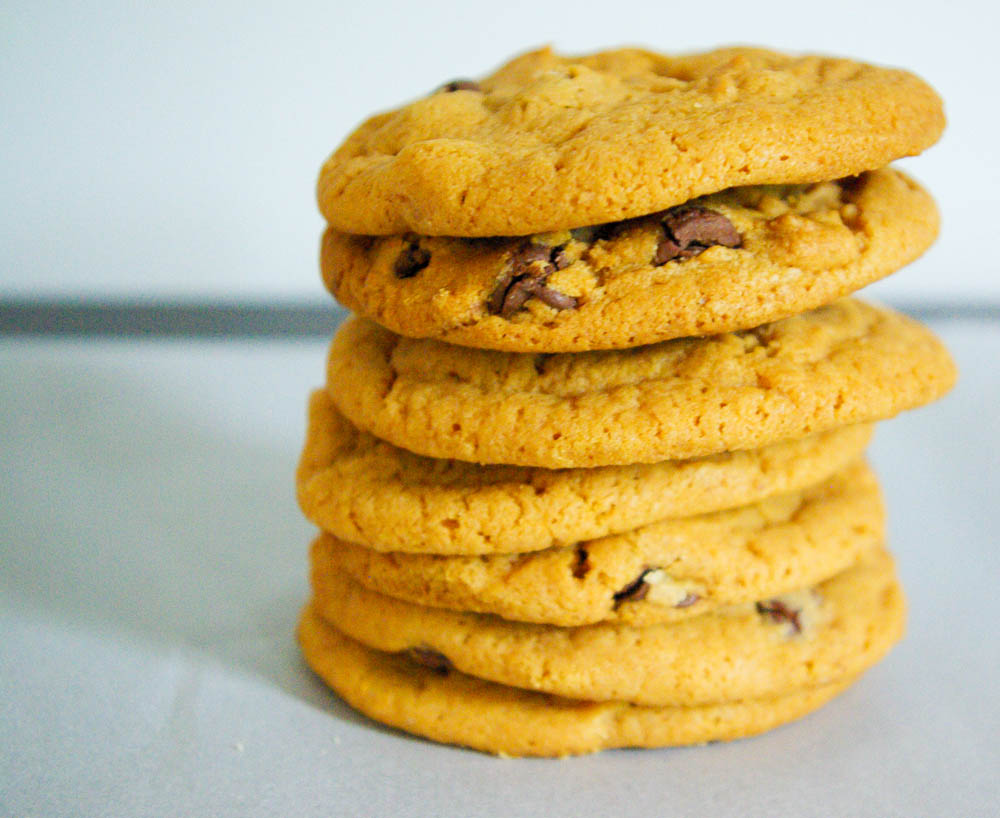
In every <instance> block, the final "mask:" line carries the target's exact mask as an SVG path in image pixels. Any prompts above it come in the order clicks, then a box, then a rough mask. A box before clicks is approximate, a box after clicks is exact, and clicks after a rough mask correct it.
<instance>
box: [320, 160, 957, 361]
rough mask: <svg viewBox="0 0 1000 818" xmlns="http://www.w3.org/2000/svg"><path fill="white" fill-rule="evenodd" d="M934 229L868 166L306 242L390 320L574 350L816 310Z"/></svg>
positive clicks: (435, 334)
mask: <svg viewBox="0 0 1000 818" xmlns="http://www.w3.org/2000/svg"><path fill="white" fill-rule="evenodd" d="M680 220H683V221H680ZM720 220H721V221H720ZM727 225H728V228H727ZM937 229H938V215H937V209H936V207H935V205H934V202H933V200H932V199H931V197H930V195H929V194H928V193H927V192H926V191H924V190H923V189H922V188H920V187H919V186H918V185H917V184H916V183H915V182H913V181H912V180H910V179H908V178H907V177H906V176H904V175H903V174H901V173H898V172H896V171H894V170H891V169H883V170H878V171H875V172H873V173H866V174H864V175H862V176H861V177H858V178H851V179H847V180H841V181H839V182H821V183H818V184H814V185H784V186H755V187H742V188H731V189H729V190H726V191H723V192H721V193H716V194H712V195H710V196H706V197H703V198H700V199H697V200H695V201H694V202H690V203H688V204H687V205H684V206H682V207H681V208H678V209H676V210H674V211H667V212H666V213H659V214H654V215H652V216H647V217H644V218H639V219H634V220H631V221H627V222H620V223H617V224H611V225H599V226H597V227H593V228H585V229H580V230H574V231H569V230H564V231H561V232H557V233H549V234H543V235H536V236H531V237H527V238H513V239H458V238H428V237H422V236H415V235H412V234H408V235H402V236H390V237H385V238H374V237H365V236H352V235H348V234H345V233H339V232H336V231H333V230H328V231H327V233H326V234H325V235H324V237H323V241H322V249H321V254H320V255H321V268H322V272H323V280H324V283H325V284H326V286H327V288H328V289H329V290H330V292H332V293H333V294H334V295H335V296H336V297H337V299H338V300H339V301H340V302H341V303H342V304H344V306H346V307H348V308H349V309H352V310H354V311H356V312H358V313H361V314H363V315H365V316H367V317H369V318H371V319H372V320H374V321H376V322H378V323H379V324H381V325H382V326H384V327H387V328H388V329H391V330H392V331H393V332H397V333H399V334H401V335H406V336H410V337H414V338H438V339H440V340H443V341H448V342H450V343H455V344H462V345H465V346H473V347H482V348H487V349H501V350H509V351H513V352H574V351H581V350H589V349H614V348H622V347H632V346H639V345H642V344H649V343H654V342H657V341H662V340H667V339H670V338H680V337H684V336H691V335H710V334H714V333H719V332H730V331H733V330H739V329H747V328H750V327H755V326H758V325H760V324H763V323H766V322H768V321H774V320H777V319H780V318H784V317H786V316H788V315H792V314H795V313H798V312H803V311H805V310H809V309H812V308H814V307H818V306H820V305H822V304H826V303H829V302H830V301H834V300H835V299H837V298H840V297H841V296H844V295H847V294H848V293H851V292H853V291H854V290H857V289H859V288H861V287H863V286H865V285H866V284H870V283H871V282H872V281H875V280H877V279H879V278H881V277H883V276H885V275H888V274H889V273H891V272H893V271H895V270H897V269H899V268H900V267H902V266H903V265H904V264H907V263H909V262H910V261H912V260H914V259H915V258H917V257H918V256H919V255H920V254H921V253H923V251H924V250H926V249H927V247H928V246H930V244H931V242H932V241H933V240H934V238H935V236H936V235H937ZM730 231H731V232H730ZM682 245H683V246H682ZM560 299H562V300H560Z"/></svg>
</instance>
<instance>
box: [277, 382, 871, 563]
mask: <svg viewBox="0 0 1000 818" xmlns="http://www.w3.org/2000/svg"><path fill="white" fill-rule="evenodd" d="M871 433H872V427H871V426H870V425H866V424H860V425H857V426H847V427H844V428H842V429H835V430H832V431H830V432H826V433H824V434H819V435H811V436H809V437H807V438H804V439H802V440H798V441H791V442H786V443H776V444H774V445H773V446H767V447H764V448H763V449H753V450H750V451H743V452H726V453H723V454H719V455H713V456H710V457H702V458H697V459H694V460H668V461H666V462H663V463H651V464H645V465H634V466H606V467H603V468H596V469H559V470H552V469H532V468H525V467H521V466H480V465H477V464H475V463H466V462H463V461H461V460H438V459H434V458H430V457H422V456H421V455H417V454H413V453H411V452H408V451H406V450H405V449H400V448H398V447H396V446H393V445H392V444H391V443H386V442H385V441H383V440H379V439H378V438H377V437H375V436H374V435H371V434H369V433H368V432H363V431H361V430H360V429H358V428H357V427H356V426H354V425H353V424H352V423H351V422H350V421H349V420H347V418H345V417H344V416H343V415H342V414H340V412H338V411H337V410H336V408H335V407H334V406H333V404H332V402H331V401H330V397H329V395H328V394H327V392H326V391H325V390H316V391H315V392H314V393H313V395H312V397H311V398H310V400H309V418H308V424H307V431H306V441H305V445H304V447H303V449H302V456H301V458H300V460H299V466H298V470H297V473H296V478H297V479H296V483H297V488H298V498H299V504H300V505H301V507H302V510H303V512H304V513H305V515H306V517H308V518H309V519H310V520H312V521H313V522H314V523H316V525H318V526H319V527H320V528H322V529H324V530H325V531H329V532H331V533H333V534H334V535H336V536H337V537H339V538H341V539H343V540H348V541H350V542H356V543H361V544H363V545H365V546H367V547H369V548H373V549H377V550H379V551H403V552H423V553H433V554H493V553H510V552H519V551H537V550H539V549H542V548H549V547H550V546H553V545H558V544H566V543H574V542H576V541H578V540H589V539H595V538H597V537H603V536H605V535H607V534H613V533H617V532H620V531H628V530H630V529H633V528H638V527H639V526H643V525H647V524H648V523H651V522H654V521H656V520H661V519H664V518H667V517H685V516H688V515H692V514H701V513H704V512H708V511H715V510H717V509H721V508H731V507H733V506H738V505H743V504H745V503H752V502H755V501H757V500H760V499H762V498H764V497H770V496H772V495H775V494H782V493H785V492H789V491H795V490H796V489H800V488H803V487H805V486H809V485H812V484H813V483H817V482H819V481H821V480H823V479H824V478H825V477H828V476H829V475H830V474H832V473H833V472H835V471H837V470H839V469H840V468H842V467H843V466H845V465H847V464H848V463H849V462H851V461H852V460H855V459H856V458H857V457H858V456H860V454H861V452H862V451H863V450H864V448H865V446H866V445H867V444H868V441H869V439H870V438H871Z"/></svg>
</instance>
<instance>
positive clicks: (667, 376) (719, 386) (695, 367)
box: [327, 299, 955, 468]
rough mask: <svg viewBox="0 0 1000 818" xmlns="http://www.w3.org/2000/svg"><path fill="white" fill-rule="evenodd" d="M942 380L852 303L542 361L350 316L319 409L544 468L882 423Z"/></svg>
mask: <svg viewBox="0 0 1000 818" xmlns="http://www.w3.org/2000/svg"><path fill="white" fill-rule="evenodd" d="M954 379H955V367H954V364H953V363H952V360H951V358H950V356H949V355H948V352H947V350H946V349H945V348H944V346H943V345H942V344H941V343H940V342H939V341H938V340H937V338H936V337H935V336H934V334H933V333H931V332H930V330H928V329H926V328H925V327H923V326H921V325H920V324H918V323H917V322H915V321H912V320H910V319H908V318H905V317H904V316H902V315H899V314H898V313H895V312H893V311H891V310H888V309H884V308H876V307H873V306H869V305H867V304H864V303H862V302H860V301H855V300H853V299H844V300H842V301H838V302H835V303H834V304H831V305H828V306H825V307H821V308H819V309H816V310H813V311H811V312H808V313H803V314H801V315H796V316H793V317H791V318H785V319H782V320H781V321H777V322H774V323H772V324H766V325H763V326H761V327H757V328H755V329H753V330H749V331H743V332H737V333H725V334H721V335H715V336H711V337H708V338H691V339H689V338H684V339H677V340H673V341H664V342H661V343H659V344H654V345H650V346H645V347H637V348H634V349H627V350H614V351H604V352H581V353H566V354H553V355H529V354H523V353H510V352H495V351H486V350H474V349H468V348H465V347H457V346H454V345H450V344H444V343H441V342H439V341H433V340H427V339H422V340H414V339H409V338H402V337H400V336H398V335H395V334H394V333H391V332H389V331H388V330H386V329H383V328H382V327H380V326H378V325H377V324H375V323H373V322H371V321H368V320H366V319H358V318H352V319H348V320H347V321H346V322H345V323H344V324H343V325H342V326H341V328H340V330H339V332H338V333H337V335H336V336H335V338H334V340H333V343H332V345H331V347H330V353H329V357H328V366H327V385H328V392H329V394H330V397H331V399H332V401H333V403H334V404H335V405H336V406H337V408H338V409H339V410H340V411H341V412H342V413H343V414H344V415H345V416H346V417H347V418H349V419H350V420H351V421H352V423H354V424H355V425H357V426H359V427H360V428H363V429H366V430H368V431H370V432H372V433H373V434H375V435H377V436H378V437H380V438H382V439H383V440H387V441H389V442H391V443H393V444H394V445H396V446H400V447H402V448H405V449H408V450H410V451H413V452H416V453H419V454H423V455H427V456H430V457H437V458H454V459H457V460H465V461H469V462H474V463H507V464H512V465H523V466H541V467H545V468H566V467H593V466H605V465H621V464H631V463H653V462H657V461H663V460H670V459H681V458H691V457H700V456H704V455H710V454H716V453H719V452H724V451H733V450H741V449H754V448H760V447H761V446H766V445H769V444H771V443H776V442H778V441H782V440H794V439H799V438H802V437H805V436H807V435H810V434H814V433H819V432H823V431H827V430H830V429H834V428H838V427H841V426H845V425H850V424H854V423H861V422H869V421H874V420H878V419H882V418H886V417H891V416H893V415H895V414H896V413H898V412H900V411H903V410H904V409H909V408H913V407H915V406H919V405H922V404H924V403H927V402H929V401H932V400H934V399H936V398H938V397H940V396H941V395H942V394H944V393H945V392H946V391H947V390H948V389H949V388H950V387H951V385H952V384H953V382H954Z"/></svg>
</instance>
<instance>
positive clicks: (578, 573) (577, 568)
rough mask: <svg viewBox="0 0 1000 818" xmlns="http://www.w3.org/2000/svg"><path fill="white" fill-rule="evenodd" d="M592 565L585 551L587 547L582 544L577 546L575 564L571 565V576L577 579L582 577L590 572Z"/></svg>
mask: <svg viewBox="0 0 1000 818" xmlns="http://www.w3.org/2000/svg"><path fill="white" fill-rule="evenodd" d="M593 567H594V566H593V565H591V563H590V554H588V553H587V549H586V548H584V547H583V546H582V545H581V546H577V549H576V565H574V566H573V576H574V577H576V578H577V579H583V578H584V577H585V576H587V574H588V573H590V569H591V568H593Z"/></svg>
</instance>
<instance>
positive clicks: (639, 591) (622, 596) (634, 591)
mask: <svg viewBox="0 0 1000 818" xmlns="http://www.w3.org/2000/svg"><path fill="white" fill-rule="evenodd" d="M655 570H656V569H655V568H647V569H646V570H645V571H643V572H642V573H641V574H639V576H638V577H636V578H635V580H634V581H633V582H630V583H629V584H628V585H626V586H625V587H624V588H622V589H621V590H620V591H619V592H618V593H617V594H615V596H614V600H615V608H616V609H617V608H618V606H619V605H621V604H622V603H623V602H640V601H641V600H643V599H645V598H646V594H648V593H649V583H648V582H646V575H647V574H648V573H649V572H650V571H655Z"/></svg>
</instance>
